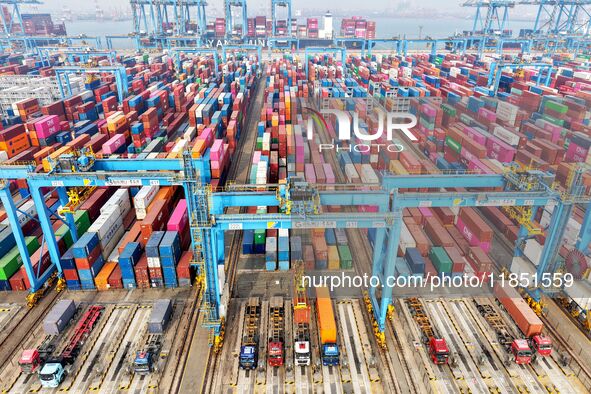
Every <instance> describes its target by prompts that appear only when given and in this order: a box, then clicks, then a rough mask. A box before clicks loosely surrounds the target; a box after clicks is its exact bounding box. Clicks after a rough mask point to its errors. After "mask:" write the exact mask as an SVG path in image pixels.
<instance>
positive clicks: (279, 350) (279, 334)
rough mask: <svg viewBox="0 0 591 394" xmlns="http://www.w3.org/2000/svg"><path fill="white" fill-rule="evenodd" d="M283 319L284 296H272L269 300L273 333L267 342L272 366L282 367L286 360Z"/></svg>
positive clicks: (270, 323)
mask: <svg viewBox="0 0 591 394" xmlns="http://www.w3.org/2000/svg"><path fill="white" fill-rule="evenodd" d="M283 320H284V308H283V298H282V297H271V300H269V325H270V326H269V329H270V331H271V335H270V336H269V343H268V344H267V361H268V363H269V365H270V366H271V367H280V366H282V365H283V362H284V360H285V355H284V346H283V345H284V342H285V340H284V337H285V335H284V333H285V331H284V324H283Z"/></svg>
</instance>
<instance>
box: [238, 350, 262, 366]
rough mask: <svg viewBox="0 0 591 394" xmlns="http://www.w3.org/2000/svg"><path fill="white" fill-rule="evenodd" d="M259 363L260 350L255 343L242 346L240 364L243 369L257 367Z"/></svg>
mask: <svg viewBox="0 0 591 394" xmlns="http://www.w3.org/2000/svg"><path fill="white" fill-rule="evenodd" d="M257 363H258V351H257V347H256V346H255V345H246V346H241V347H240V359H239V364H238V365H239V366H240V368H242V369H255V368H256V367H257Z"/></svg>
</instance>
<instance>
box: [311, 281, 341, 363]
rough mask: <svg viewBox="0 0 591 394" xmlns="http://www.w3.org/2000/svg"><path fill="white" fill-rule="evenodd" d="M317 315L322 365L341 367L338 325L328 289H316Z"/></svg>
mask: <svg viewBox="0 0 591 394" xmlns="http://www.w3.org/2000/svg"><path fill="white" fill-rule="evenodd" d="M316 314H317V316H318V331H319V332H320V356H321V358H322V365H328V366H331V365H339V346H338V344H337V325H336V322H335V317H334V312H333V309H332V301H331V299H330V292H329V291H328V288H326V287H317V288H316Z"/></svg>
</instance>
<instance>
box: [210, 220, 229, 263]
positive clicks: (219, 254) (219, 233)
mask: <svg viewBox="0 0 591 394" xmlns="http://www.w3.org/2000/svg"><path fill="white" fill-rule="evenodd" d="M212 236H213V240H214V242H215V246H216V247H215V249H214V250H215V254H216V260H217V263H218V265H219V264H224V262H225V258H226V251H225V250H224V249H225V239H224V230H222V229H217V228H216V229H214V230H212Z"/></svg>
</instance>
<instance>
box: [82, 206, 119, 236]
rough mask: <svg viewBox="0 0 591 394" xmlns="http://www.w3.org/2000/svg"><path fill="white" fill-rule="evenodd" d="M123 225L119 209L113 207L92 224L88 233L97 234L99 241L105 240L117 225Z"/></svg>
mask: <svg viewBox="0 0 591 394" xmlns="http://www.w3.org/2000/svg"><path fill="white" fill-rule="evenodd" d="M122 223H123V218H122V217H121V215H120V213H119V209H118V208H117V207H111V208H110V209H109V210H107V211H106V212H105V213H103V214H101V215H100V216H99V217H98V218H97V219H96V220H95V221H94V223H92V225H91V226H90V227H89V228H88V232H90V233H97V234H98V237H99V239H100V240H103V239H104V238H105V237H106V235H107V233H108V232H109V231H111V229H112V228H113V227H114V226H115V225H122Z"/></svg>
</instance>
